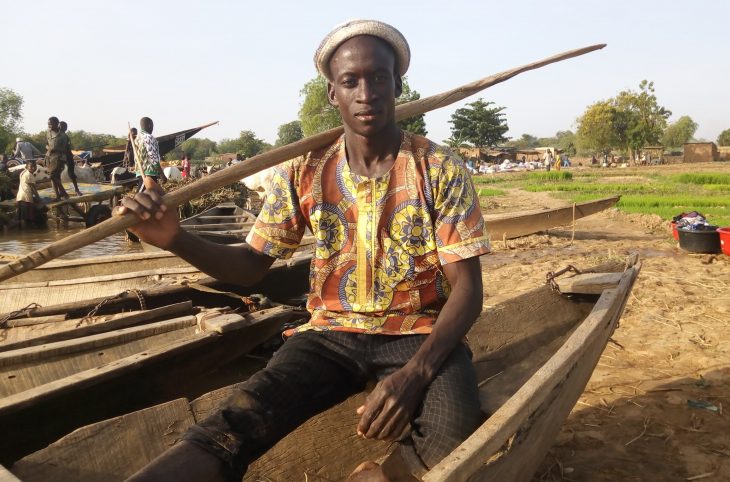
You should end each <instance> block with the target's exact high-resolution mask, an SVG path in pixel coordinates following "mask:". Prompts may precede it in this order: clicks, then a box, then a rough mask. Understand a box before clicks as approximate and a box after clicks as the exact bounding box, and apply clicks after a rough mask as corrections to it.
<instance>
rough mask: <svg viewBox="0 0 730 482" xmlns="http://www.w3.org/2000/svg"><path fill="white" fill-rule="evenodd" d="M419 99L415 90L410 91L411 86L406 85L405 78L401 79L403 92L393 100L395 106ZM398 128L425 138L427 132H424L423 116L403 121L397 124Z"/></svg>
mask: <svg viewBox="0 0 730 482" xmlns="http://www.w3.org/2000/svg"><path fill="white" fill-rule="evenodd" d="M420 98H421V94H419V93H418V91H416V90H412V89H411V86H410V85H408V79H407V78H406V77H403V91H402V92H401V95H400V96H399V97H398V98H397V99H395V104H396V105H400V104H405V103H407V102H411V101H414V100H418V99H420ZM398 127H400V128H401V129H403V130H404V131H408V132H412V133H413V134H418V135H419V136H425V135H427V134H428V131H427V130H426V115H425V114H421V115H417V116H415V117H410V118H408V119H403V120H401V121H399V122H398Z"/></svg>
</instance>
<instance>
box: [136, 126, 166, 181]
mask: <svg viewBox="0 0 730 482" xmlns="http://www.w3.org/2000/svg"><path fill="white" fill-rule="evenodd" d="M134 143H135V144H136V146H137V156H138V158H139V159H137V167H136V169H137V176H142V174H143V173H144V175H145V176H160V173H161V172H162V167H160V147H159V145H158V144H157V139H155V137H154V136H153V135H152V134H149V133H147V132H145V131H140V132H139V133H138V134H137V137H136V138H135V140H134ZM140 167H141V169H142V170H141V171H140V170H139V169H140Z"/></svg>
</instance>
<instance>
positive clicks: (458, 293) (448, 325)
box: [404, 258, 484, 383]
mask: <svg viewBox="0 0 730 482" xmlns="http://www.w3.org/2000/svg"><path fill="white" fill-rule="evenodd" d="M459 263H464V264H463V265H462V266H460V267H459V268H457V270H458V276H453V275H452V276H451V277H452V278H455V279H453V280H452V279H450V280H449V281H450V282H451V283H452V291H451V294H450V295H449V299H448V300H447V301H446V303H445V304H444V307H443V308H442V309H441V313H439V316H438V319H437V320H436V324H435V325H434V327H433V330H432V331H431V334H430V335H429V336H428V338H426V341H425V342H424V343H423V345H421V348H420V349H419V350H418V352H416V354H415V355H414V356H413V358H412V359H411V360H410V361H409V362H408V363H407V364H406V365H405V367H404V368H405V369H407V370H413V371H414V373H417V374H418V375H419V376H421V377H423V379H424V381H425V382H426V383H430V382H431V381H432V380H433V379H434V377H435V376H436V374H437V373H438V371H439V369H440V368H441V365H443V363H444V361H446V359H447V358H448V357H449V355H450V354H451V352H452V351H453V350H454V348H455V347H456V346H457V345H458V344H459V343H460V342H461V341H462V340H463V339H464V336H466V334H467V333H468V332H469V329H470V328H471V326H472V325H473V324H474V321H476V319H477V317H478V316H479V314H480V313H481V311H482V302H483V300H484V295H483V293H482V276H481V264H480V263H479V258H471V259H468V260H464V261H461V262H459ZM445 268H446V267H445ZM454 268H455V267H451V268H447V269H446V270H445V271H446V274H447V277H449V276H448V275H449V271H454Z"/></svg>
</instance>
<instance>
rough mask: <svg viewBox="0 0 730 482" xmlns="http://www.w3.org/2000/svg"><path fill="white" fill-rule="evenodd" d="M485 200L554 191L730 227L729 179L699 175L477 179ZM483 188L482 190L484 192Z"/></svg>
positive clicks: (553, 174)
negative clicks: (510, 191) (614, 199)
mask: <svg viewBox="0 0 730 482" xmlns="http://www.w3.org/2000/svg"><path fill="white" fill-rule="evenodd" d="M474 182H475V184H476V189H477V192H479V194H480V196H481V197H483V198H487V197H491V196H499V195H502V194H498V193H499V192H500V191H501V192H502V193H504V191H503V189H505V188H519V189H522V190H524V191H529V192H550V193H551V195H553V196H555V197H559V198H563V199H566V200H568V201H571V202H583V201H590V200H593V199H599V198H603V197H609V196H614V195H621V200H620V201H619V203H618V204H617V207H618V208H619V209H620V210H622V211H624V212H628V213H645V214H657V215H659V216H661V217H662V218H663V219H666V220H670V219H671V218H673V217H674V216H676V215H677V214H679V213H682V212H687V211H699V212H700V213H702V214H704V215H705V216H706V217H707V219H708V221H709V222H710V223H712V224H717V225H720V226H730V174H727V173H718V172H695V173H685V174H670V173H667V174H663V173H658V172H656V171H654V172H647V171H642V170H628V169H622V170H601V171H600V172H597V171H596V170H591V171H587V172H583V171H574V172H568V171H551V172H533V173H515V174H508V175H504V174H500V175H494V176H475V177H474ZM482 186H483V187H482Z"/></svg>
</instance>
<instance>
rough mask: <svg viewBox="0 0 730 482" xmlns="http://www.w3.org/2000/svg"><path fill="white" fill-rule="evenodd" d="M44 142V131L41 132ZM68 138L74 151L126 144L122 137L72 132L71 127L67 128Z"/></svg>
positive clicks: (81, 131)
mask: <svg viewBox="0 0 730 482" xmlns="http://www.w3.org/2000/svg"><path fill="white" fill-rule="evenodd" d="M43 136H44V139H43V141H44V142H45V131H43ZM68 138H69V140H70V141H71V146H72V147H73V148H74V149H81V150H94V149H100V148H102V147H110V146H120V145H123V144H125V143H126V142H127V139H126V138H124V137H117V136H115V135H113V134H95V133H93V132H86V131H85V130H74V129H73V125H70V126H69V130H68Z"/></svg>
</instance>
